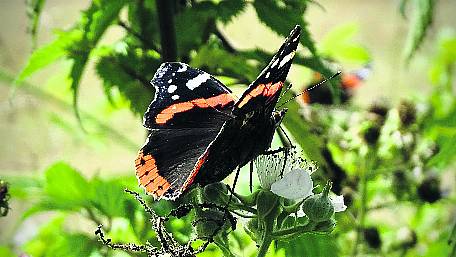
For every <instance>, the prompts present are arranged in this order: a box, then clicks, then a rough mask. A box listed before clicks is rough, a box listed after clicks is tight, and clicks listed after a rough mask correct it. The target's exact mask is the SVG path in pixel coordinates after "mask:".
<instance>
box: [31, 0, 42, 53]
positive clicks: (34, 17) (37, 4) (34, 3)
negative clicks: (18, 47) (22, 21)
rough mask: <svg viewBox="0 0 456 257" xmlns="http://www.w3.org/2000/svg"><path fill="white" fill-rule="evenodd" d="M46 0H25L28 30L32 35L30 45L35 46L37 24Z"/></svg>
mask: <svg viewBox="0 0 456 257" xmlns="http://www.w3.org/2000/svg"><path fill="white" fill-rule="evenodd" d="M45 3H46V0H27V16H28V18H29V22H30V24H29V28H28V30H29V32H30V35H31V36H32V45H33V48H35V45H36V36H37V33H38V25H39V22H40V16H41V11H42V10H43V7H44V4H45Z"/></svg>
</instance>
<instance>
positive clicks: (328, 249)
mask: <svg viewBox="0 0 456 257" xmlns="http://www.w3.org/2000/svg"><path fill="white" fill-rule="evenodd" d="M280 248H284V249H285V252H286V254H285V255H286V256H299V257H327V256H331V257H337V256H339V252H340V250H339V248H338V246H337V244H336V240H335V238H334V237H333V236H331V235H319V234H305V235H302V236H300V237H298V238H297V239H295V240H291V241H288V242H279V249H280Z"/></svg>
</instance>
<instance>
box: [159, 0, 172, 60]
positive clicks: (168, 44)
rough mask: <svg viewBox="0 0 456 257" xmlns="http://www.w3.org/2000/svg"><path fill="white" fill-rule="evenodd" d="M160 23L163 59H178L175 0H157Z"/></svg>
mask: <svg viewBox="0 0 456 257" xmlns="http://www.w3.org/2000/svg"><path fill="white" fill-rule="evenodd" d="M156 6H157V13H158V25H159V28H160V44H161V49H162V56H161V58H162V61H163V62H166V61H176V60H177V46H176V29H175V27H174V1H169V0H157V1H156Z"/></svg>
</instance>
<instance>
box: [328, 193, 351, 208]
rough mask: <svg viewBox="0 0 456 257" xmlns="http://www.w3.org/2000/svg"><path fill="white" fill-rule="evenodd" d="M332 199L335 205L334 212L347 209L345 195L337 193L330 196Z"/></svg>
mask: <svg viewBox="0 0 456 257" xmlns="http://www.w3.org/2000/svg"><path fill="white" fill-rule="evenodd" d="M329 199H331V202H332V204H333V206H334V212H341V211H345V210H346V209H347V206H346V205H345V203H344V196H343V195H335V196H331V197H329Z"/></svg>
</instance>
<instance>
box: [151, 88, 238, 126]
mask: <svg viewBox="0 0 456 257" xmlns="http://www.w3.org/2000/svg"><path fill="white" fill-rule="evenodd" d="M233 102H234V99H233V97H232V96H231V95H230V94H220V95H217V96H213V97H210V98H208V99H204V98H198V99H194V100H191V101H188V102H182V103H177V104H173V105H171V106H169V107H167V108H166V109H164V110H163V111H161V112H160V113H159V114H158V115H157V117H156V118H155V122H156V123H157V124H165V123H166V122H167V121H169V120H171V119H172V118H173V117H174V115H176V113H181V112H185V111H188V110H190V109H193V108H195V107H198V108H209V107H213V108H216V107H217V106H220V107H224V106H226V105H228V104H230V103H233Z"/></svg>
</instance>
